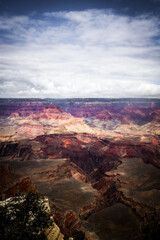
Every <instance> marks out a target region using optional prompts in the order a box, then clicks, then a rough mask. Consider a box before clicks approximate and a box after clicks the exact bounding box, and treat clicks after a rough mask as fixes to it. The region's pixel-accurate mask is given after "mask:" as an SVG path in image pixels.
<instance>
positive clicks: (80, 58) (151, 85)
mask: <svg viewBox="0 0 160 240" xmlns="http://www.w3.org/2000/svg"><path fill="white" fill-rule="evenodd" d="M22 2H23V4H22ZM106 2H107V3H106ZM139 2H140V3H139ZM0 9H1V10H0V13H1V16H0V34H1V39H0V97H41V98H66V97H87V98H88V97H100V98H102V97H106V98H108V97H116V98H119V97H154V98H155V97H158V98H160V28H159V27H160V26H159V23H160V21H159V20H160V19H159V16H160V15H159V10H160V0H141V1H139V0H134V1H132V0H131V1H127V0H117V1H115V0H112V1H102V0H97V1H96V0H93V1H83V0H81V1H71V0H69V1H67V0H66V1H60V0H59V1H51V0H46V1H40V0H32V1H30V0H28V1H27V2H26V3H24V1H20V0H19V1H18V0H15V1H13V0H12V1H11V0H0Z"/></svg>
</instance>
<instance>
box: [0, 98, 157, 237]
mask: <svg viewBox="0 0 160 240" xmlns="http://www.w3.org/2000/svg"><path fill="white" fill-rule="evenodd" d="M159 179H160V100H159V99H0V193H1V196H3V197H4V196H5V197H6V198H8V197H13V196H16V194H17V193H23V192H26V191H28V190H36V191H38V192H40V193H41V194H43V195H45V196H47V197H48V199H49V203H50V208H51V214H52V216H53V219H54V221H55V223H56V226H57V227H58V229H60V232H61V233H62V234H63V235H64V236H72V234H73V233H74V231H75V230H79V231H83V232H84V233H85V239H88V240H98V239H99V240H107V239H110V240H121V239H122V240H128V239H130V240H132V239H137V240H141V239H142V240H143V239H159V234H160V181H159Z"/></svg>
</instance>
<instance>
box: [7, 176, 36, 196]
mask: <svg viewBox="0 0 160 240" xmlns="http://www.w3.org/2000/svg"><path fill="white" fill-rule="evenodd" d="M31 190H32V191H36V190H37V188H36V186H35V184H33V183H32V182H31V180H30V178H29V177H26V178H23V179H22V180H20V181H19V182H17V183H16V184H15V185H13V186H12V187H10V188H9V189H7V190H6V191H4V192H3V194H5V197H7V198H8V197H11V196H16V194H17V193H25V192H27V191H31Z"/></svg>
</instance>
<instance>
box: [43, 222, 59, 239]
mask: <svg viewBox="0 0 160 240" xmlns="http://www.w3.org/2000/svg"><path fill="white" fill-rule="evenodd" d="M45 234H46V237H47V239H48V240H63V239H64V235H63V234H62V233H61V232H60V229H59V227H58V226H57V224H56V223H53V225H52V226H51V227H49V228H48V229H47V230H46V232H45Z"/></svg>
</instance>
